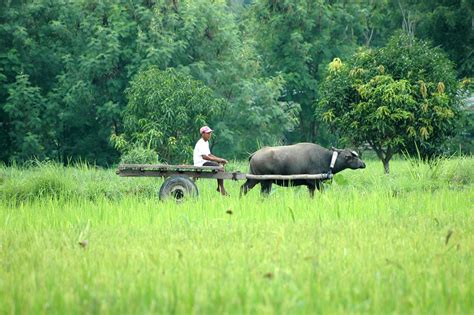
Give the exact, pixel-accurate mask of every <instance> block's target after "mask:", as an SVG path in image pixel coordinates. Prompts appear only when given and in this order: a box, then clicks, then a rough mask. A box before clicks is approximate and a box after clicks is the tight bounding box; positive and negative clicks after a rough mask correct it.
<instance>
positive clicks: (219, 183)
mask: <svg viewBox="0 0 474 315" xmlns="http://www.w3.org/2000/svg"><path fill="white" fill-rule="evenodd" d="M217 189H218V191H219V192H220V193H221V195H223V196H227V195H228V194H227V191H225V188H224V180H223V179H218V180H217Z"/></svg>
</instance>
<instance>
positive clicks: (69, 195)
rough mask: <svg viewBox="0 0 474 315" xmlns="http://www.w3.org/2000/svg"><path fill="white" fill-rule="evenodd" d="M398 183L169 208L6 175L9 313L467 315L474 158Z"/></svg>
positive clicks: (67, 174) (26, 171) (4, 281)
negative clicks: (354, 314) (409, 314)
mask: <svg viewBox="0 0 474 315" xmlns="http://www.w3.org/2000/svg"><path fill="white" fill-rule="evenodd" d="M231 168H238V169H240V170H242V171H245V169H246V167H245V166H244V164H236V163H234V164H233V165H231ZM391 171H392V173H391V174H390V175H389V176H386V175H384V174H383V169H382V165H381V163H380V162H378V161H368V163H367V168H366V169H365V170H357V171H351V170H347V171H344V172H343V173H341V174H340V175H338V176H336V178H335V180H334V181H333V182H332V184H328V185H326V187H325V191H324V192H323V193H317V194H316V196H315V198H314V199H310V198H309V196H308V193H307V190H306V189H304V188H291V189H288V188H280V187H274V189H273V192H272V194H271V195H270V196H269V197H268V198H262V197H260V195H259V190H258V189H257V188H258V187H257V188H256V189H254V190H252V191H251V192H250V193H249V195H248V196H246V197H244V198H242V199H239V197H238V192H239V186H240V185H241V184H242V182H231V181H228V182H226V186H227V188H228V190H229V192H230V193H231V196H230V197H220V196H219V195H218V194H217V192H216V191H215V188H216V187H215V186H216V184H215V182H214V181H211V180H199V181H198V182H197V185H198V187H199V189H200V196H199V198H198V199H193V200H187V201H185V202H184V203H182V204H175V203H173V202H171V201H170V202H159V201H157V200H156V192H157V190H158V189H159V185H160V184H161V182H162V180H158V179H153V178H120V177H118V176H116V175H115V173H114V170H102V169H95V168H92V167H88V166H86V165H82V166H77V167H69V168H63V167H60V166H57V165H54V164H42V165H39V166H36V167H30V168H17V167H14V168H6V167H3V168H1V167H0V198H1V199H0V314H42V313H43V314H87V313H110V314H119V313H120V314H137V313H172V314H193V313H196V314H241V313H245V314H275V313H277V314H308V313H323V314H345V313H370V314H388V313H413V314H473V313H474V271H473V270H474V189H473V183H472V180H473V179H474V160H473V159H472V158H453V159H450V160H441V161H440V162H439V163H437V164H436V165H434V166H431V167H429V166H427V165H425V164H417V163H410V162H408V161H402V160H396V161H393V162H392V163H391ZM79 243H81V244H82V245H81V244H79Z"/></svg>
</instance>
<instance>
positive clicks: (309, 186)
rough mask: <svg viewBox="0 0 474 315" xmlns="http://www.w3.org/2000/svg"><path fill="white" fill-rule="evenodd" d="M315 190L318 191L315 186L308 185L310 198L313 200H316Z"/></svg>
mask: <svg viewBox="0 0 474 315" xmlns="http://www.w3.org/2000/svg"><path fill="white" fill-rule="evenodd" d="M315 189H316V187H315V186H314V185H308V191H309V196H310V197H311V198H314V190H315Z"/></svg>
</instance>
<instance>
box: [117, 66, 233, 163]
mask: <svg viewBox="0 0 474 315" xmlns="http://www.w3.org/2000/svg"><path fill="white" fill-rule="evenodd" d="M127 95H128V105H127V107H126V109H125V113H124V133H123V134H121V135H120V136H117V135H114V136H112V140H113V141H114V143H115V145H116V147H117V148H118V149H119V150H121V151H123V152H127V151H129V150H131V149H132V148H134V147H135V146H136V145H141V146H142V147H144V148H146V149H148V150H154V151H155V152H156V153H157V154H158V157H159V159H160V160H161V161H164V162H168V163H181V162H186V161H189V160H190V158H191V157H192V150H193V145H194V143H195V141H196V139H197V138H198V136H199V134H198V132H197V130H199V127H201V126H202V125H204V124H206V123H208V122H210V121H212V118H213V117H215V116H216V115H217V114H219V112H220V111H221V109H222V107H223V105H224V101H223V100H222V99H216V98H215V97H214V96H213V92H212V90H211V89H209V88H208V87H206V86H205V85H204V84H203V83H202V82H200V81H197V80H194V79H192V77H191V76H189V75H186V74H183V73H180V72H178V71H176V70H175V69H171V68H170V69H167V70H164V71H162V70H159V69H158V68H157V67H150V68H149V69H147V70H145V71H142V72H139V73H138V74H137V75H136V76H135V77H134V78H133V80H132V81H131V83H130V87H129V88H128V89H127Z"/></svg>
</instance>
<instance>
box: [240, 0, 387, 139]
mask: <svg viewBox="0 0 474 315" xmlns="http://www.w3.org/2000/svg"><path fill="white" fill-rule="evenodd" d="M369 6H372V4H369ZM373 6H374V7H375V5H373ZM364 10H365V13H364ZM366 11H367V10H366V8H365V7H364V5H363V4H359V3H357V2H356V1H314V0H278V1H268V0H257V1H255V3H254V4H253V5H252V6H251V7H250V9H249V16H250V17H249V19H248V24H249V29H250V30H251V32H249V33H248V35H249V36H252V37H254V38H255V41H256V43H257V50H258V52H259V54H261V56H262V58H261V60H262V64H263V67H264V69H265V73H266V74H267V75H269V76H272V75H276V74H279V75H281V76H282V78H283V79H284V82H285V84H284V86H283V92H282V96H281V98H280V100H284V101H287V102H292V103H296V104H299V105H300V106H301V111H300V113H299V125H298V126H297V128H295V130H294V132H293V133H288V134H287V136H288V139H289V142H296V141H311V142H313V141H316V139H317V141H318V142H319V143H322V144H328V143H327V142H329V141H327V139H323V138H322V137H321V135H322V133H324V130H322V128H321V119H320V117H319V116H317V115H314V100H315V99H317V98H318V97H319V95H318V85H319V84H320V82H321V80H322V71H321V70H322V69H323V65H325V64H326V63H327V62H329V61H330V60H331V59H332V58H333V57H334V56H341V55H342V56H345V55H350V54H352V53H353V52H354V51H355V48H356V44H357V43H358V42H364V43H366V44H367V43H368V44H370V42H371V40H372V39H369V37H376V35H378V32H377V31H375V33H377V34H376V35H374V33H373V32H374V31H373V28H374V27H375V26H374V24H377V23H379V21H380V17H379V15H380V12H379V11H377V13H376V14H375V15H374V16H372V15H371V14H369V13H367V12H366ZM357 19H359V20H360V21H361V22H360V23H356V22H355V21H356V20H357ZM362 23H364V24H365V25H364V26H362V25H361V24H362ZM370 33H372V35H371V34H370ZM325 140H326V141H325ZM325 142H326V143H325Z"/></svg>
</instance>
